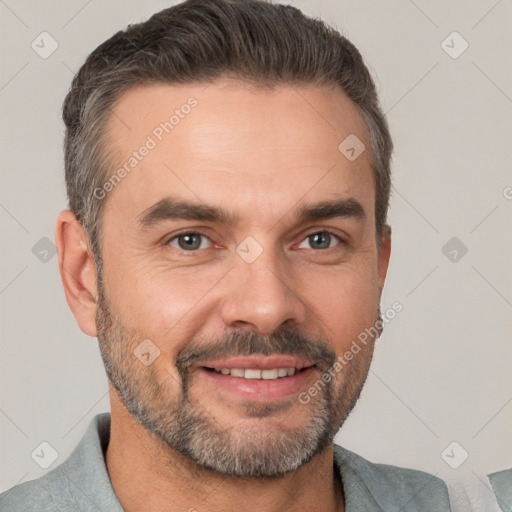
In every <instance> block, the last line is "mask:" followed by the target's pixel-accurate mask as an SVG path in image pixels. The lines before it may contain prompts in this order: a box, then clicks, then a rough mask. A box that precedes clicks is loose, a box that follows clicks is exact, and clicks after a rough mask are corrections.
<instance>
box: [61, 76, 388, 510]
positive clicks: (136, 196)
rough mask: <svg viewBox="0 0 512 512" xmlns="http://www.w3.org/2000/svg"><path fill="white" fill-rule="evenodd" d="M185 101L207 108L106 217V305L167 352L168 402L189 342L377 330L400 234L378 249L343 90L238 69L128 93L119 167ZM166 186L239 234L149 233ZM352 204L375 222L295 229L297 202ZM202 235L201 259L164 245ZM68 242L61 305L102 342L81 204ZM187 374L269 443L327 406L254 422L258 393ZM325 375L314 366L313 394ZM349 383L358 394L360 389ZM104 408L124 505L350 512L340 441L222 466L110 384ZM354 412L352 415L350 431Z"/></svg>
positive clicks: (227, 415) (223, 230) (115, 126)
mask: <svg viewBox="0 0 512 512" xmlns="http://www.w3.org/2000/svg"><path fill="white" fill-rule="evenodd" d="M191 96H193V97H194V98H196V99H197V101H198V105H197V107H195V108H194V109H193V110H192V111H191V113H190V114H189V115H188V116H186V117H185V118H184V119H181V120H180V123H179V125H178V126H176V127H175V129H174V130H173V131H172V132H171V133H170V134H168V135H166V136H165V137H164V139H163V140H162V141H161V142H159V143H158V145H157V147H156V148H155V149H153V150H151V152H150V153H149V154H148V155H147V156H146V157H145V158H144V159H143V160H142V161H141V162H140V163H139V164H138V165H137V167H136V168H135V169H134V170H133V171H132V172H131V173H130V174H129V175H128V176H127V177H126V178H124V179H123V180H122V181H121V182H120V183H119V184H118V185H117V186H116V187H115V188H114V190H112V191H111V192H109V195H108V198H107V203H106V209H105V213H104V218H103V232H104V238H103V245H102V255H103V266H104V271H103V288H104V293H105V294H106V296H107V297H108V304H109V307H110V313H111V314H112V315H113V316H114V317H115V322H116V326H117V329H118V332H119V336H123V335H122V334H121V333H124V334H125V336H126V342H127V343H128V342H129V343H130V347H132V346H137V344H138V343H140V341H142V340H143V339H150V340H152V341H153V342H154V343H155V344H156V345H157V346H158V347H159V349H160V351H161V352H160V356H159V357H158V358H157V359H156V360H155V361H154V362H153V363H152V366H151V368H152V370H153V371H155V372H157V373H156V374H157V375H159V376H160V378H161V382H163V383H165V384H164V385H165V391H166V392H167V393H168V396H169V400H171V398H172V399H175V398H176V397H177V396H178V394H179V391H180V386H181V380H180V375H179V373H178V371H177V369H176V366H175V365H174V361H175V358H176V356H177V354H178V353H179V351H180V350H182V349H184V348H186V347H187V343H190V340H192V339H194V340H205V341H206V342H209V343H213V341H214V340H220V339H221V338H222V337H223V336H225V335H226V333H227V332H228V331H232V330H237V331H240V332H254V333H257V334H258V335H260V336H266V335H271V334H272V333H274V332H276V331H277V330H279V329H282V328H283V327H286V326H294V327H297V328H300V329H301V330H302V332H304V333H307V334H308V335H310V336H312V337H314V338H315V339H320V340H323V341H324V342H325V343H326V346H328V347H329V348H330V349H332V350H333V351H334V353H335V354H336V355H341V354H343V353H345V352H346V351H347V350H348V349H349V347H350V345H351V343H352V341H353V340H354V339H355V338H356V337H357V335H358V334H359V333H360V332H362V331H364V329H365V328H368V327H369V326H371V325H374V323H375V320H376V311H377V310H378V307H379V303H380V296H381V292H382V288H383V286H384V281H385V277H386V273H387V268H388V263H389V257H390V250H391V238H390V236H386V237H385V238H383V240H382V250H381V251H380V252H379V251H378V249H377V245H376V239H375V211H374V201H375V185H374V182H373V176H372V171H371V166H370V154H369V150H368V149H367V150H366V151H364V152H363V153H362V154H361V155H360V156H359V157H358V158H357V159H356V160H355V161H353V162H351V161H349V160H348V159H347V158H346V157H345V156H344V155H343V154H341V153H340V151H339V150H338V145H339V144H340V142H341V141H343V140H344V139H345V138H346V137H347V136H348V135H349V134H356V135H357V137H358V138H359V139H360V140H362V141H363V142H364V144H365V145H366V148H369V147H370V143H369V139H368V136H367V133H366V130H365V127H364V123H363V121H362V118H361V116H360V115H359V113H358V112H357V109H356V108H355V106H354V105H353V104H352V103H351V102H350V100H349V99H348V98H347V97H346V96H345V95H344V94H343V93H342V92H341V91H340V90H339V89H332V88H324V87H313V86H300V87H299V86H294V87H293V88H292V87H290V86H286V85H283V86H279V87H278V88H277V89H275V90H273V91H268V90H266V91H262V90H256V89H255V88H253V87H251V86H249V85H248V84H246V83H242V82H239V81H235V80H232V79H227V78H222V79H218V80H216V81H215V82H212V83H211V84H209V85H208V86H206V84H187V85H180V86H169V85H151V86H144V87H138V88H134V89H131V90H129V91H127V92H125V93H124V94H123V96H122V97H121V98H120V101H119V102H118V103H117V106H116V107H115V110H114V113H115V115H114V116H112V117H111V118H110V120H109V130H108V131H109V135H110V138H111V147H112V148H115V158H116V164H117V165H118V166H121V165H122V164H123V163H124V162H125V161H126V160H127V158H128V157H129V156H130V155H131V154H132V152H133V151H134V150H136V149H138V148H139V147H140V146H141V145H142V144H143V143H144V141H145V140H146V137H147V136H148V135H149V134H151V133H152V131H153V129H154V128H155V127H156V126H158V125H159V124H160V123H161V122H163V121H165V120H166V119H168V117H169V114H168V113H172V112H173V111H174V110H175V109H176V108H179V107H180V106H181V105H183V104H184V103H186V102H187V99H188V98H189V97H191ZM164 164H165V165H164ZM117 168H118V167H116V169H117ZM169 194H172V195H173V196H174V197H179V198H182V199H185V200H187V201H191V202H196V203H199V204H207V205H211V206H222V207H224V208H225V209H227V210H228V211H230V212H233V213H236V214H238V215H239V216H240V219H241V222H240V224H238V225H236V226H233V227H228V226H225V225H222V224H215V223H211V222H204V221H193V220H166V221H165V222H162V223H161V224H158V225H156V226H154V227H152V228H151V229H149V230H147V231H141V230H140V229H139V227H138V224H137V218H138V217H139V216H140V215H141V213H142V212H144V211H145V210H147V208H149V207H150V206H152V205H153V204H155V203H156V202H158V201H159V200H160V199H162V197H164V196H165V195H169ZM349 197H352V198H355V199H356V200H357V201H359V202H360V203H361V205H362V206H363V207H364V210H365V212H366V217H365V218H364V219H355V218H333V219H327V220H316V221H312V222H308V223H306V224H297V222H296V219H295V217H294V209H295V208H297V206H298V205H302V204H310V203H316V202H318V201H322V200H331V199H334V198H349ZM197 229H198V230H199V231H202V232H203V233H205V234H206V236H207V237H208V238H209V240H208V239H207V238H203V239H202V240H203V242H202V244H201V248H200V249H197V250H196V251H195V252H187V253H186V254H185V251H184V250H183V249H182V248H180V246H179V244H178V243H177V241H176V239H174V242H172V245H170V244H168V243H167V241H169V240H170V239H171V238H172V237H173V236H175V235H176V234H177V233H178V232H180V233H185V232H191V231H195V230H197ZM321 231H328V232H330V233H332V234H333V235H336V236H338V237H340V239H342V240H343V241H344V242H345V243H343V244H341V243H340V242H339V241H338V240H337V239H336V238H333V239H332V240H331V247H330V248H329V249H318V248H314V246H312V245H311V241H310V240H309V239H308V236H309V235H312V234H315V233H318V232H321ZM249 236H251V237H253V238H254V239H255V240H257V242H258V243H259V244H260V246H261V247H262V248H263V252H262V253H261V255H260V256H259V257H258V258H257V259H256V260H255V261H254V262H253V263H250V264H249V263H247V262H246V261H244V259H242V258H241V257H240V256H239V255H238V254H237V252H236V248H237V246H238V245H239V244H240V243H241V242H242V241H243V240H244V239H245V238H246V237H249ZM56 242H57V247H58V254H59V266H60V271H61V277H62V281H63V284H64V289H65V293H66V299H67V302H68V304H69V306H70V308H71V310H72V311H73V313H74V315H75V317H76V319H77V322H78V324H79V326H80V328H81V329H82V331H83V332H85V333H86V334H88V335H90V336H92V337H97V336H98V333H99V330H100V329H99V328H98V324H97V313H98V289H97V286H96V276H97V274H96V267H95V264H94V260H93V257H92V254H91V251H90V250H89V248H88V245H87V238H86V235H85V233H84V230H83V228H82V226H81V224H80V223H79V222H78V221H77V220H76V219H75V217H74V215H73V214H72V212H70V211H69V210H64V211H63V212H61V213H60V215H59V217H58V221H57V227H56ZM123 340H124V337H123ZM374 341H375V340H371V341H370V342H369V344H368V345H369V349H368V350H366V351H362V352H361V353H360V354H358V355H357V356H355V357H354V359H353V361H351V364H354V365H356V364H359V367H358V370H357V372H356V371H354V375H357V379H356V380H357V381H358V382H357V385H356V386H355V388H357V387H358V386H359V387H361V386H362V385H363V383H364V380H365V378H366V375H367V371H368V366H369V363H370V360H371V355H372V350H373V343H374ZM132 359H133V361H132V362H131V363H130V364H131V365H133V369H134V371H136V372H138V373H137V374H138V375H144V373H143V371H144V367H143V365H141V364H140V362H139V361H138V360H137V359H136V358H134V357H133V358H132ZM356 361H359V362H358V363H356ZM137 365H138V366H137ZM354 368H355V366H354ZM192 375H193V376H192V378H191V381H190V394H191V396H192V397H193V399H194V400H195V401H196V403H198V404H199V405H198V407H199V406H200V407H201V409H202V410H203V411H206V413H207V414H208V416H209V417H210V418H211V419H212V421H213V422H215V424H216V425H218V426H219V427H220V428H222V429H231V432H232V434H233V436H234V438H236V439H241V440H243V439H244V436H243V433H244V432H249V431H250V432H258V433H259V434H258V435H260V436H261V440H262V442H263V441H264V440H265V437H266V436H268V435H269V433H271V432H279V431H280V430H282V429H284V428H285V427H286V428H289V429H294V428H296V429H298V428H300V427H301V426H303V425H304V424H305V422H307V420H308V419H310V418H311V415H312V411H313V410H314V409H313V406H314V404H315V399H313V400H312V401H311V403H310V404H308V405H304V404H301V403H299V401H298V400H296V396H295V397H292V398H293V400H290V403H289V404H287V406H286V407H284V408H282V409H277V410H276V411H274V412H273V413H271V414H269V415H267V416H265V417H263V418H256V417H250V416H249V415H248V409H247V403H242V402H241V401H239V400H238V399H237V398H236V397H234V396H232V395H229V394H226V393H223V392H220V391H219V389H217V388H215V387H212V386H211V385H210V384H209V383H208V382H207V381H206V380H205V379H204V378H203V376H201V374H200V373H199V372H195V373H193V374H192ZM345 375H347V371H345V370H344V371H343V372H340V373H339V374H338V375H337V376H336V379H335V380H334V381H333V386H334V389H335V390H337V391H339V390H340V389H342V386H343V384H344V379H345ZM348 375H350V374H348ZM164 376H166V377H167V378H165V379H164ZM319 376H320V374H319V373H318V372H317V373H315V374H314V375H312V378H311V381H310V382H308V383H306V385H304V387H303V389H302V390H307V389H308V387H309V386H310V385H311V384H313V383H314V382H315V381H317V380H318V378H319ZM345 384H346V382H345ZM355 388H354V389H351V390H350V393H351V394H353V395H354V396H355V399H357V396H356V395H358V392H359V389H355ZM255 401H257V403H258V404H261V403H262V402H265V399H264V397H263V398H261V397H260V398H259V399H256V398H255ZM110 403H111V415H112V428H111V439H110V444H109V447H108V450H107V457H106V459H107V460H106V462H107V468H108V471H109V474H110V477H111V480H112V485H113V487H114V490H115V492H116V494H117V496H118V498H119V501H120V502H121V504H122V506H123V508H124V510H126V511H128V512H131V511H135V510H137V511H142V512H144V511H146V510H147V511H149V510H152V511H164V510H190V509H196V510H197V511H201V510H212V511H213V510H216V511H217V510H218V511H220V510H240V511H246V510H247V511H248V510H251V511H259V510H265V511H267V512H273V511H276V512H277V511H281V510H290V511H300V510H325V511H340V510H344V497H343V487H342V483H341V482H340V480H339V478H338V476H337V475H336V472H335V471H333V450H332V445H329V446H328V447H327V448H326V449H325V450H324V451H322V452H321V453H319V454H317V455H316V456H315V457H313V458H312V459H311V460H310V461H309V462H308V463H306V464H304V465H303V466H301V467H300V468H298V469H297V470H294V471H291V472H289V473H287V474H286V475H284V476H282V477H281V478H278V479H264V478H260V479H254V478H252V479H251V478H237V477H228V476H225V475H219V474H216V473H213V472H211V471H208V470H207V469H205V468H203V467H201V466H199V465H198V464H196V463H195V462H194V461H192V460H190V459H189V458H187V457H186V456H183V455H181V454H179V453H177V452H176V451H174V450H172V449H171V448H170V447H169V446H167V445H165V444H164V443H162V441H161V440H160V439H158V438H156V437H155V436H153V435H151V434H150V433H149V432H148V431H147V430H146V429H145V428H144V427H142V426H141V425H140V424H139V423H137V422H136V421H135V420H134V418H133V416H132V415H131V414H130V412H129V411H128V410H127V408H126V407H125V405H124V404H123V402H122V400H121V399H120V397H119V394H118V393H117V391H116V390H115V389H114V387H112V386H110ZM253 405H254V404H253ZM346 414H348V411H346ZM344 419H345V418H344V417H342V416H341V415H340V417H339V418H338V420H339V424H341V423H342V422H343V420H344ZM255 426H257V429H254V428H253V427H255ZM251 429H252V430H251ZM238 434H240V436H239V438H237V437H236V436H237V435H238Z"/></svg>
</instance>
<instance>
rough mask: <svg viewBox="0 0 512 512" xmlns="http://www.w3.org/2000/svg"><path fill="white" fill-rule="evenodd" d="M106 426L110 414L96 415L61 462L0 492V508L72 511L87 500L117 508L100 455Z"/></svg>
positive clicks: (16, 511)
mask: <svg viewBox="0 0 512 512" xmlns="http://www.w3.org/2000/svg"><path fill="white" fill-rule="evenodd" d="M109 429H110V414H108V413H102V414H98V415H96V416H95V417H94V418H93V419H92V421H91V422H90V424H89V426H88V428H87V430H86V432H85V434H84V435H83V437H82V439H81V440H80V442H79V443H78V445H77V446H76V447H75V448H74V449H73V451H72V452H71V454H70V455H69V456H68V458H67V459H66V460H65V461H64V462H62V463H61V464H60V465H59V466H57V467H55V468H54V469H52V470H50V471H48V472H47V473H46V474H44V475H43V476H41V477H40V478H37V479H35V480H30V481H28V482H23V483H21V484H18V485H15V486H14V487H12V488H11V489H9V490H7V491H5V492H3V493H1V494H0V511H1V512H64V511H66V512H74V511H78V510H88V509H89V508H90V507H91V503H93V504H96V505H97V504H99V503H102V504H104V503H106V504H107V505H108V508H107V507H105V509H106V510H119V507H118V506H117V503H116V498H115V495H114V492H113V489H112V487H111V485H110V480H109V477H108V473H107V470H106V466H105V461H104V456H103V448H104V447H105V445H106V444H108V439H109ZM116 507H117V508H116ZM96 508H100V507H96ZM100 510H101V508H100Z"/></svg>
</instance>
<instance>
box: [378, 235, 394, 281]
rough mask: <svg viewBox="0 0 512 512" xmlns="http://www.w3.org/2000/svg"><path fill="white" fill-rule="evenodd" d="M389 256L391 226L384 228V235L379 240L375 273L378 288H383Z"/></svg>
mask: <svg viewBox="0 0 512 512" xmlns="http://www.w3.org/2000/svg"><path fill="white" fill-rule="evenodd" d="M390 256H391V226H389V225H386V226H385V227H384V234H383V235H382V239H381V248H380V252H379V253H378V261H377V266H378V268H377V273H378V279H379V288H380V289H381V290H382V288H384V281H385V280H386V274H387V273H388V266H389V258H390Z"/></svg>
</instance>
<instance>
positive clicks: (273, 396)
mask: <svg viewBox="0 0 512 512" xmlns="http://www.w3.org/2000/svg"><path fill="white" fill-rule="evenodd" d="M198 369H199V371H200V374H202V375H203V376H204V377H205V378H206V379H208V384H209V385H210V386H214V387H216V388H217V389H218V390H220V391H221V392H224V393H228V394H231V395H235V396H236V397H237V398H243V399H246V400H247V399H250V400H253V401H258V402H263V401H273V400H277V399H283V398H287V397H290V395H293V394H296V393H299V392H300V391H301V390H302V389H303V388H305V387H306V384H307V383H308V381H309V380H310V379H311V377H312V374H313V373H316V370H317V367H316V365H314V364H312V363H311V362H310V361H306V360H302V359H297V358H295V357H290V356H266V357H261V356H248V357H234V358H229V359H223V360H217V361H207V362H204V363H203V364H202V365H201V366H199V368H198Z"/></svg>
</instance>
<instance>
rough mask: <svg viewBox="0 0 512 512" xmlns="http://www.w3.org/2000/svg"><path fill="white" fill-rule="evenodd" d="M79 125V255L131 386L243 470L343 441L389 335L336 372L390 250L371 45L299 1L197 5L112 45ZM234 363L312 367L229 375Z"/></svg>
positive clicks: (179, 436) (114, 370) (111, 354)
mask: <svg viewBox="0 0 512 512" xmlns="http://www.w3.org/2000/svg"><path fill="white" fill-rule="evenodd" d="M63 118H64V121H65V124H66V139H65V167H66V186H67V191H68V197H69V211H65V212H63V213H62V214H61V216H60V217H59V221H58V225H57V245H58V247H59V264H60V268H61V275H62V278H63V282H64V287H65V291H66V297H67V300H68V303H69V305H70V307H71V308H72V310H73V312H74V314H75V316H76V318H77V321H78V323H79V325H80V327H81V328H82V330H83V331H84V332H86V333H87V334H90V335H91V336H97V337H98V340H99V343H100V350H101V354H102V357H103V361H104V363H105V367H106V371H107V375H108V377H109V380H110V383H111V385H112V391H111V392H112V397H111V398H112V399H113V400H117V401H118V402H119V404H122V406H123V407H125V408H126V410H127V411H129V413H130V414H131V416H132V417H133V418H135V419H136V420H137V421H138V422H139V423H140V424H141V425H142V426H143V427H144V428H146V429H147V430H148V431H149V432H151V433H152V434H154V436H155V438H156V439H158V440H159V442H161V443H162V445H163V446H165V447H167V448H168V449H169V450H175V451H178V452H179V453H180V454H181V455H183V456H185V457H187V458H189V459H190V460H192V461H194V462H195V463H197V464H199V465H200V466H202V467H204V468H206V469H208V470H211V471H214V472H217V473H221V474H225V475H231V476H242V477H259V478H265V477H267V478H272V477H278V476H281V475H283V474H286V473H287V472H289V471H293V470H295V469H297V468H298V467H300V466H302V465H303V464H305V463H306V462H308V461H310V460H311V459H312V458H313V457H314V456H315V455H316V454H318V453H321V452H322V451H323V450H325V448H326V447H327V446H328V445H329V444H330V443H331V442H332V439H333V437H334V435H335V434H336V432H337V430H338V429H339V427H340V426H341V425H342V423H343V422H344V421H345V419H346V417H347V416H348V414H349V413H350V411H351V410H352V408H353V407H354V405H355V403H356V401H357V399H358V397H359V395H360V392H361V389H362V387H363V385H364V382H365V379H366V376H367V373H368V369H369V365H370V362H371V357H372V353H373V346H374V342H375V340H376V339H377V336H374V337H373V338H372V339H370V340H368V341H367V342H366V343H365V344H364V346H362V347H361V350H360V351H359V352H358V353H357V355H355V356H354V358H353V359H351V360H350V362H349V363H347V364H344V365H343V367H342V369H341V370H339V371H333V370H332V368H333V367H334V365H335V362H336V360H337V359H338V358H339V357H340V356H342V355H343V354H344V353H345V352H346V351H347V350H348V348H349V347H350V346H351V344H352V343H353V341H354V340H355V339H357V337H358V335H359V334H360V333H361V332H362V331H363V330H365V329H368V328H369V327H372V326H374V325H375V323H376V322H377V321H378V320H379V319H380V296H381V292H382V287H383V284H384V279H385V275H386V272H387V266H388V261H389V254H390V234H391V230H390V227H389V225H388V224H387V220H386V218H387V209H388V203H389V195H390V183H391V178H390V159H391V152H392V143H391V138H390V135H389V131H388V127H387V123H386V120H385V118H384V116H383V114H382V112H381V110H380V107H379V102H378V98H377V94H376V90H375V86H374V83H373V81H372V79H371V76H370V74H369V72H368V70H367V68H366V67H365V65H364V63H363V60H362V57H361V55H360V54H359V52H358V51H357V49H356V48H355V47H354V46H353V45H352V44H351V43H350V42H349V41H348V40H347V39H345V38H344V37H343V36H341V35H340V34H339V33H338V32H336V31H334V30H333V29H331V28H329V27H327V26H326V25H325V24H324V23H322V22H321V21H319V20H313V19H310V18H307V17H305V16H304V15H303V14H302V13H301V12H300V11H299V10H297V9H296V8H293V7H291V6H285V5H276V4H271V3H267V2H262V1H257V0H245V1H235V0H210V1H208V2H205V1H200V0H188V1H186V2H184V3H182V4H179V5H176V6H174V7H171V8H168V9H165V10H163V11H161V12H159V13H157V14H155V15H153V16H152V17H151V18H150V19H149V20H147V21H145V22H143V23H140V24H137V25H131V26H129V27H128V28H127V29H126V30H124V31H120V32H118V33H117V34H115V35H114V36H113V37H111V38H110V39H109V40H107V41H106V42H104V43H103V44H101V45H100V46H99V47H98V48H97V49H96V50H94V52H93V53H92V54H91V55H90V56H89V57H88V59H87V60H86V62H85V64H84V65H83V66H82V68H81V69H80V70H79V72H78V73H77V75H76V77H75V79H74V80H73V84H72V87H71V90H70V92H69V93H68V95H67V97H66V100H65V103H64V109H63ZM346 141H348V142H346ZM347 145H348V146H347ZM352 147H354V148H355V153H356V155H355V156H356V157H355V158H353V157H354V150H352V149H351V148H352ZM347 149H348V150H349V151H351V153H347ZM192 242H194V243H193V244H192ZM380 325H381V326H382V323H380ZM381 330H382V328H380V329H379V333H380V332H381ZM235 356H236V357H239V358H245V359H239V360H237V361H238V362H237V364H239V366H247V365H251V364H253V365H254V364H255V363H254V360H255V359H254V357H259V359H258V361H259V362H258V364H259V365H260V366H261V365H262V364H263V365H264V366H265V365H266V368H267V370H269V371H270V367H269V366H268V365H272V364H275V365H288V366H289V367H296V368H295V371H296V375H294V376H293V377H292V376H290V377H284V376H281V377H279V378H278V379H273V378H272V379H271V380H269V381H266V380H261V381H260V380H258V381H257V382H256V379H254V380H253V379H244V378H243V377H237V376H236V375H223V374H222V373H220V374H219V373H218V371H215V370H220V368H219V367H218V366H219V364H220V362H222V360H224V363H225V364H227V363H226V360H227V359H229V358H233V357H235ZM251 358H252V359H251ZM272 358H274V359H272ZM251 361H252V362H251ZM272 361H274V363H272ZM233 364H235V363H233ZM301 366H304V368H301ZM256 367H257V365H256V366H255V367H254V368H253V369H257V368H256ZM328 372H329V375H331V378H330V379H329V381H328V382H327V379H325V378H324V379H323V376H325V375H326V374H327V373H328ZM267 376H269V377H273V373H272V372H270V373H268V372H267ZM223 379H224V380H223ZM233 379H235V380H233ZM237 379H238V381H237ZM287 379H288V381H287ZM322 379H323V380H322ZM274 380H275V381H274ZM319 380H322V382H324V383H325V385H323V386H320V388H321V389H320V391H319V392H318V393H316V394H315V396H314V397H313V398H312V399H311V400H309V401H308V403H307V404H306V403H303V401H300V400H298V396H299V394H300V392H303V391H304V389H307V388H308V387H309V386H311V385H314V384H315V383H316V382H318V381H319ZM241 381H244V382H245V384H246V386H245V388H244V386H243V385H242V384H240V382H241ZM269 383H270V384H269ZM235 388H236V389H235ZM242 388H243V389H242Z"/></svg>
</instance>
